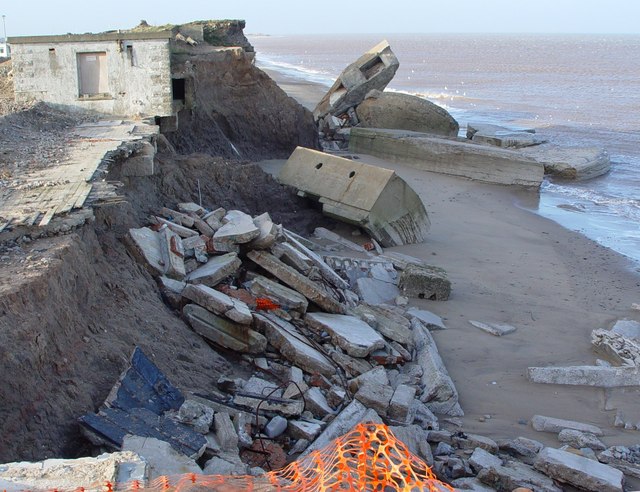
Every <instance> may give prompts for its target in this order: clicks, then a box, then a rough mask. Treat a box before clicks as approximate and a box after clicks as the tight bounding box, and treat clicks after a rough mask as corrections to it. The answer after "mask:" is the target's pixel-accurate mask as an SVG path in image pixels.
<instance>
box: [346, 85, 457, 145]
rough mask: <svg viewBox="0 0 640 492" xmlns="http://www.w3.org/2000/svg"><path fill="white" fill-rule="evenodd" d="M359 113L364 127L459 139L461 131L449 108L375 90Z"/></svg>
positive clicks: (410, 96)
mask: <svg viewBox="0 0 640 492" xmlns="http://www.w3.org/2000/svg"><path fill="white" fill-rule="evenodd" d="M356 114H357V115H358V120H360V126H362V127H364V128H394V129H396V130H411V131H414V132H424V133H432V134H434V135H442V136H445V137H455V136H457V135H458V130H459V125H458V122H457V121H456V120H455V119H453V117H452V116H451V115H450V114H449V112H448V111H447V110H446V109H444V108H441V107H440V106H438V105H437V104H434V103H432V102H431V101H427V100H426V99H423V98H421V97H418V96H412V95H411V94H402V93H399V92H379V91H373V93H371V94H369V95H368V96H367V98H366V99H365V100H364V101H362V103H361V104H359V105H358V107H357V109H356Z"/></svg>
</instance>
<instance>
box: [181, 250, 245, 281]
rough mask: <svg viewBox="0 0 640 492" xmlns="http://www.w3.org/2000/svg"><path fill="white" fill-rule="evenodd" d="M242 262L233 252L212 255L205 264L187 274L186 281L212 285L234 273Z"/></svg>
mask: <svg viewBox="0 0 640 492" xmlns="http://www.w3.org/2000/svg"><path fill="white" fill-rule="evenodd" d="M241 265H242V262H241V261H240V259H239V258H238V255H237V254H235V253H227V254H225V255H222V256H214V257H213V258H211V259H210V260H209V261H208V262H207V263H206V264H205V265H203V266H201V267H200V268H198V269H196V270H194V271H193V272H191V273H190V274H189V275H188V276H187V282H190V283H192V284H204V285H207V286H209V287H214V286H216V285H217V284H218V283H220V282H221V281H222V280H223V279H225V278H226V277H229V276H231V275H234V274H235V273H236V272H237V271H238V269H239V268H240V266H241Z"/></svg>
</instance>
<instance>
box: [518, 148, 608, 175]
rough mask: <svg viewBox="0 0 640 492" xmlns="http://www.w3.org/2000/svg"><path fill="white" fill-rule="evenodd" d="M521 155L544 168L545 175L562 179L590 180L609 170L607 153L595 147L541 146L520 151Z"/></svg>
mask: <svg viewBox="0 0 640 492" xmlns="http://www.w3.org/2000/svg"><path fill="white" fill-rule="evenodd" d="M522 152H523V155H525V156H527V157H529V158H532V159H533V160H535V161H536V162H539V163H540V164H542V165H543V166H544V171H545V173H546V174H550V175H552V176H555V177H558V178H563V179H577V180H582V179H591V178H595V177H596V176H602V175H603V174H606V173H607V172H608V171H609V169H610V168H611V160H610V158H609V153H608V152H607V151H606V150H605V149H600V148H595V147H587V148H583V147H559V146H549V145H543V146H539V147H531V148H528V149H522Z"/></svg>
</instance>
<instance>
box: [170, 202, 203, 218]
mask: <svg viewBox="0 0 640 492" xmlns="http://www.w3.org/2000/svg"><path fill="white" fill-rule="evenodd" d="M177 207H178V210H180V212H182V213H184V214H195V215H197V216H199V217H202V216H203V215H204V214H205V209H204V208H202V207H201V206H200V205H198V204H197V203H194V202H181V203H178V204H177Z"/></svg>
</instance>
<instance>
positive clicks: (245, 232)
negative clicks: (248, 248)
mask: <svg viewBox="0 0 640 492" xmlns="http://www.w3.org/2000/svg"><path fill="white" fill-rule="evenodd" d="M222 222H223V223H224V225H223V226H222V227H221V228H220V229H218V230H217V231H216V232H215V234H214V235H213V242H214V244H215V245H218V244H244V243H248V242H250V241H252V240H253V239H256V238H257V237H258V236H259V235H260V230H259V229H258V228H257V227H256V226H255V224H254V223H253V218H252V217H251V216H250V215H248V214H245V213H244V212H240V211H239V210H231V211H229V212H227V215H225V216H224V218H223V220H222Z"/></svg>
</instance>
